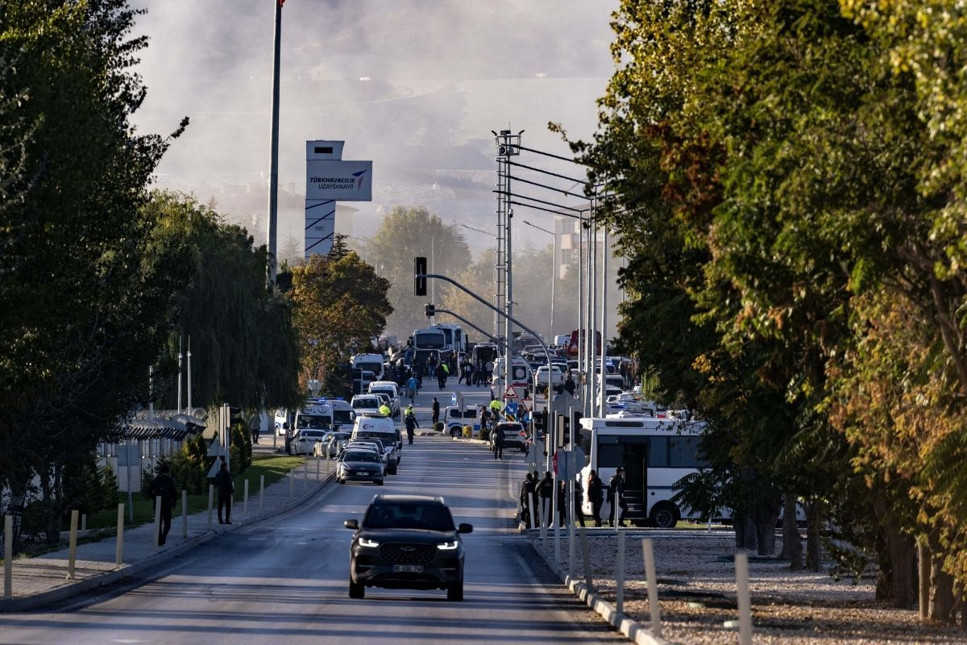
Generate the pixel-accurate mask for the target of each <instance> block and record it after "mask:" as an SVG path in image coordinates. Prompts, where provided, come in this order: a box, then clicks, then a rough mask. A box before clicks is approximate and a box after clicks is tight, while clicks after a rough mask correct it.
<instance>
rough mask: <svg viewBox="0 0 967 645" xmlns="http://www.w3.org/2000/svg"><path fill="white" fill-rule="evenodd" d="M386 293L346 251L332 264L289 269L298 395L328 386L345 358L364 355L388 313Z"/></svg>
mask: <svg viewBox="0 0 967 645" xmlns="http://www.w3.org/2000/svg"><path fill="white" fill-rule="evenodd" d="M411 273H412V269H411ZM389 288H390V284H389V281H388V280H387V279H386V278H382V277H379V276H377V275H376V272H375V270H374V269H373V267H372V266H370V265H368V264H366V263H365V262H363V261H362V260H361V259H360V258H359V256H358V255H356V253H354V252H352V251H350V252H347V253H345V254H344V255H342V256H341V257H339V258H338V259H333V258H330V257H326V256H322V255H313V256H312V257H311V258H310V259H309V262H308V263H307V264H304V265H301V266H297V267H295V268H294V269H293V278H292V291H291V292H290V293H289V296H290V298H291V299H292V302H293V305H294V320H295V326H296V329H297V330H298V333H299V342H300V345H301V351H302V356H303V359H302V369H301V372H300V374H299V383H300V385H301V387H302V391H303V392H307V391H308V387H307V382H308V381H309V380H319V381H322V382H323V383H327V384H331V383H333V382H334V380H335V376H334V375H336V374H339V373H340V371H339V370H340V366H341V365H343V364H344V363H346V361H347V358H348V357H349V356H350V355H352V354H355V353H357V352H366V351H369V349H370V348H371V347H372V344H373V340H374V339H375V338H378V337H379V335H380V334H381V333H382V332H383V330H384V329H385V327H386V319H387V316H389V315H390V314H391V313H392V311H393V307H392V306H391V305H390V303H389V300H388V298H387V292H388V291H389ZM330 387H331V386H330ZM330 394H337V392H330ZM340 394H342V393H340Z"/></svg>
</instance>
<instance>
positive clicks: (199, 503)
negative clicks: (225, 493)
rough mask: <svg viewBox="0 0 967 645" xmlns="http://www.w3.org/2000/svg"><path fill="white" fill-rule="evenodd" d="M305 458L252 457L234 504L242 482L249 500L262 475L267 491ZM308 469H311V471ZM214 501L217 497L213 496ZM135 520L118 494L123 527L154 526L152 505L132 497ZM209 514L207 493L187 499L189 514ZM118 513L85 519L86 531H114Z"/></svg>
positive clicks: (239, 479)
mask: <svg viewBox="0 0 967 645" xmlns="http://www.w3.org/2000/svg"><path fill="white" fill-rule="evenodd" d="M305 461H306V458H305V457H302V456H292V455H253V456H252V465H251V466H249V467H248V468H247V469H246V470H245V472H244V473H242V474H240V475H236V476H235V478H234V480H233V481H234V482H235V500H236V501H235V503H236V504H240V503H241V502H242V499H243V496H244V494H245V480H246V479H247V480H248V494H249V499H250V500H251V498H252V497H254V496H257V495H258V493H259V482H260V479H261V477H262V475H265V486H266V488H268V487H269V486H271V485H272V484H274V483H275V482H277V481H279V480H280V479H283V478H284V477H285V476H286V475H288V474H289V472H290V471H292V470H295V469H296V468H301V467H302V465H303V464H304V463H305ZM310 469H311V467H310ZM216 500H217V495H216ZM132 501H133V503H134V519H133V520H132V519H131V510H130V509H129V508H128V507H127V504H128V495H127V493H119V494H118V503H122V504H124V505H125V507H124V525H125V526H126V527H129V526H140V525H141V524H147V523H149V522H154V503H153V501H152V500H150V499H148V498H147V497H145V496H144V494H143V493H133V494H132ZM207 510H208V492H207V491H206V492H204V493H200V494H197V495H189V496H188V514H189V515H191V514H193V513H200V512H202V511H207ZM174 515H175V516H178V515H181V498H180V497H179V498H178V506H177V507H175V511H174ZM117 519H118V511H117V508H113V509H107V510H103V511H98V512H97V513H94V514H93V515H90V516H88V518H87V528H88V529H105V528H117Z"/></svg>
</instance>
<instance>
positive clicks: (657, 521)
mask: <svg viewBox="0 0 967 645" xmlns="http://www.w3.org/2000/svg"><path fill="white" fill-rule="evenodd" d="M650 519H651V522H652V524H654V525H655V526H657V527H658V528H660V529H673V528H675V525H676V524H678V513H677V512H675V506H674V505H672V504H668V503H667V502H662V503H659V504H655V507H654V508H652V509H651V516H650Z"/></svg>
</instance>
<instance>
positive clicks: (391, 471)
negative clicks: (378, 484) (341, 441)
mask: <svg viewBox="0 0 967 645" xmlns="http://www.w3.org/2000/svg"><path fill="white" fill-rule="evenodd" d="M351 448H369V449H372V450H375V451H376V454H378V455H379V459H380V462H381V463H382V464H383V475H395V474H396V469H397V465H398V464H397V461H396V451H395V447H394V446H387V445H386V444H384V443H383V442H382V441H381V440H379V439H350V440H349V443H347V444H346V450H349V449H351Z"/></svg>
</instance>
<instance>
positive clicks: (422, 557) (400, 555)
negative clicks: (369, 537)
mask: <svg viewBox="0 0 967 645" xmlns="http://www.w3.org/2000/svg"><path fill="white" fill-rule="evenodd" d="M379 555H380V557H382V558H383V559H384V560H386V561H387V562H389V563H391V564H428V563H430V562H432V561H433V559H434V558H435V557H436V547H435V546H433V545H427V544H399V543H389V544H384V545H382V546H381V547H380V548H379Z"/></svg>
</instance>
